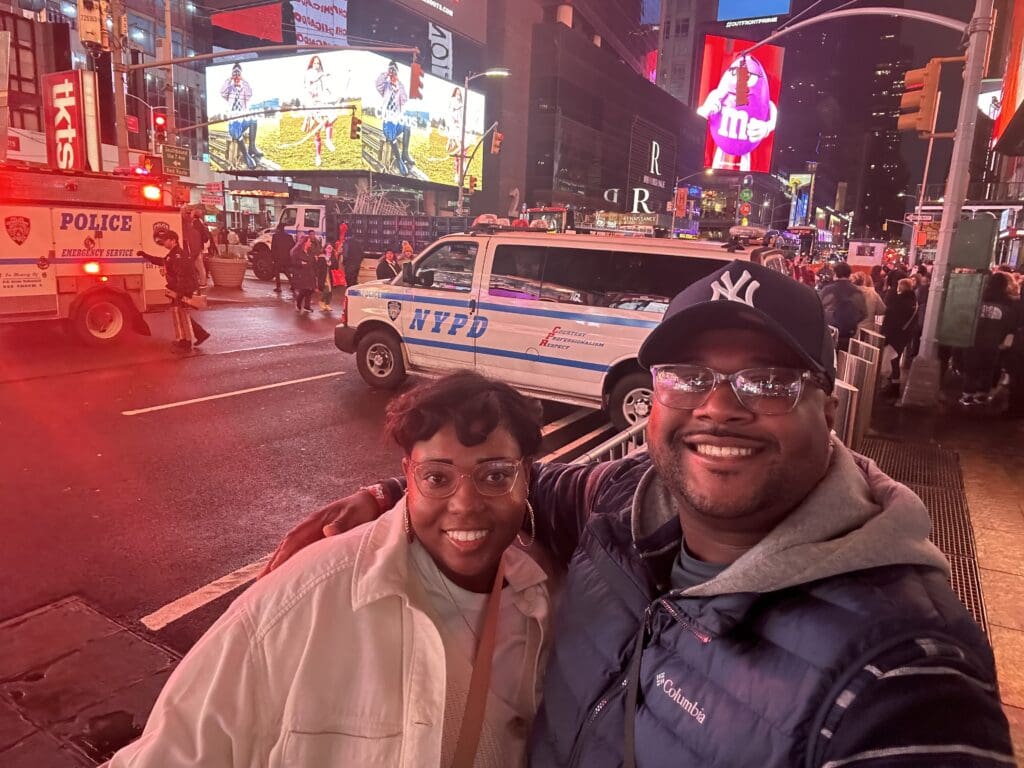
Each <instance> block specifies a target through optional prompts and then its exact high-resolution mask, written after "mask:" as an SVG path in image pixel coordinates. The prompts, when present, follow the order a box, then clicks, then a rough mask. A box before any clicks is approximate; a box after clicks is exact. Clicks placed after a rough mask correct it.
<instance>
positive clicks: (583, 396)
mask: <svg viewBox="0 0 1024 768" xmlns="http://www.w3.org/2000/svg"><path fill="white" fill-rule="evenodd" d="M734 258H744V252H743V251H739V252H736V253H731V252H729V251H727V250H725V249H724V248H723V246H722V245H721V244H720V243H708V242H697V241H684V240H666V239H653V238H632V237H618V236H607V235H575V234H549V233H546V232H533V231H502V232H484V233H481V234H465V235H449V236H447V237H444V238H442V239H440V240H438V241H437V242H435V243H434V244H433V245H431V246H429V247H428V248H426V249H425V250H424V251H423V252H422V253H421V254H420V255H419V256H418V257H417V258H416V259H415V260H414V261H412V262H410V263H407V264H405V265H404V268H403V271H402V274H401V275H399V276H397V277H395V278H394V279H393V280H378V281H375V282H371V283H365V284H361V285H359V286H357V287H354V288H350V289H349V291H348V294H347V296H346V300H345V309H344V312H343V314H342V318H341V323H340V324H339V325H338V326H337V328H336V329H335V332H334V343H335V345H336V346H337V347H338V349H340V350H341V351H342V352H347V353H349V354H353V353H354V354H356V355H357V365H358V368H359V373H360V374H361V375H362V377H363V379H364V380H366V382H367V383H369V384H370V385H371V386H374V387H381V388H392V387H397V386H398V385H399V384H400V383H401V381H402V380H403V379H404V378H405V375H406V373H408V372H418V373H424V374H428V375H439V374H444V373H448V372H451V371H453V370H458V369H465V368H468V369H474V370H477V371H479V372H480V373H483V374H485V375H488V376H492V377H494V378H497V379H500V380H502V381H506V382H508V383H509V384H511V385H512V386H514V387H515V388H516V389H518V390H520V391H521V392H524V393H526V394H529V395H533V396H535V397H539V398H543V399H547V400H556V401H560V402H566V403H572V404H576V405H582V406H588V407H592V408H605V409H606V410H607V413H608V415H609V417H610V418H611V420H612V423H613V424H615V425H616V426H617V427H619V428H623V427H625V426H626V425H628V424H631V423H633V422H635V421H637V420H638V419H642V418H644V417H646V416H647V415H648V413H649V412H650V407H651V378H650V374H649V373H648V372H647V371H646V370H644V369H643V368H641V367H640V365H639V363H637V360H636V356H637V352H638V351H639V349H640V344H641V342H642V341H643V340H644V338H645V337H646V336H647V334H648V333H649V332H650V330H651V329H652V328H654V326H655V325H657V324H658V321H659V320H660V319H661V316H662V314H664V312H665V310H666V309H667V307H668V302H669V300H670V299H671V298H672V297H673V296H674V295H675V294H677V293H678V292H679V291H681V290H682V289H683V288H685V287H686V286H687V285H689V284H690V283H692V282H694V281H695V280H698V279H700V278H701V277H704V276H706V275H708V274H710V273H711V272H714V271H715V270H716V269H718V268H719V267H721V266H722V265H723V264H724V263H725V262H727V261H728V260H731V259H734Z"/></svg>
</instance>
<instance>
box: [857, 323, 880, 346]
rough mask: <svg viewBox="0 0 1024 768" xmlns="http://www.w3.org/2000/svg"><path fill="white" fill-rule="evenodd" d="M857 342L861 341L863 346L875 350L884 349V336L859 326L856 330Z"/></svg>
mask: <svg viewBox="0 0 1024 768" xmlns="http://www.w3.org/2000/svg"><path fill="white" fill-rule="evenodd" d="M857 340H858V341H862V342H864V343H865V344H870V345H871V346H873V347H876V348H877V349H884V348H885V336H883V335H882V334H880V333H879V332H878V331H874V330H872V329H870V328H864V327H863V326H861V327H860V328H858V329H857Z"/></svg>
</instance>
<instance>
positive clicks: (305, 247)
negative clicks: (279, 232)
mask: <svg viewBox="0 0 1024 768" xmlns="http://www.w3.org/2000/svg"><path fill="white" fill-rule="evenodd" d="M314 245H315V238H314V237H313V234H312V233H308V234H306V235H305V236H304V237H303V238H302V239H301V240H300V241H299V242H298V243H297V244H296V246H295V247H294V248H292V252H291V268H292V273H291V274H292V287H293V288H294V290H295V311H296V312H300V313H301V312H303V311H306V312H312V311H313V308H312V307H311V306H310V300H311V299H312V297H313V291H314V290H315V289H316V268H315V261H316V251H315V250H314Z"/></svg>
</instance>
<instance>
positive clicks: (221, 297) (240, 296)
mask: <svg viewBox="0 0 1024 768" xmlns="http://www.w3.org/2000/svg"><path fill="white" fill-rule="evenodd" d="M290 295H291V293H290V291H289V289H288V281H287V280H285V281H284V284H283V285H282V286H281V293H274V281H273V280H257V279H256V276H255V275H254V274H253V273H252V270H247V271H246V273H245V281H244V282H243V283H242V287H241V288H218V287H217V286H215V285H213V281H212V280H211V281H210V284H209V286H208V287H207V289H206V297H207V300H208V301H209V304H210V306H211V307H215V306H217V305H219V304H249V305H273V304H278V303H280V301H281V297H282V296H284V297H285V298H288V297H289V296H290Z"/></svg>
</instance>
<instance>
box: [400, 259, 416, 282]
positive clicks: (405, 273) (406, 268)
mask: <svg viewBox="0 0 1024 768" xmlns="http://www.w3.org/2000/svg"><path fill="white" fill-rule="evenodd" d="M415 281H416V275H415V274H414V273H413V271H412V262H411V261H406V262H403V263H402V285H415V284H416V282H415Z"/></svg>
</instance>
